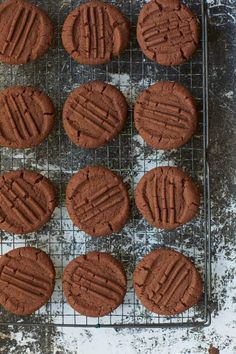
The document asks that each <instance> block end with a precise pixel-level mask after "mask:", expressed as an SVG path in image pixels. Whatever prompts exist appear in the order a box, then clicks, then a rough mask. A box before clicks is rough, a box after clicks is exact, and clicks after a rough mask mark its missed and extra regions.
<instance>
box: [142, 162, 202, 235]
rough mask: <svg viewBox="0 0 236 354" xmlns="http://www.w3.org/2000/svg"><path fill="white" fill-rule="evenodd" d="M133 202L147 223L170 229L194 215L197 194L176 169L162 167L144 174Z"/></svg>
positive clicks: (198, 201)
mask: <svg viewBox="0 0 236 354" xmlns="http://www.w3.org/2000/svg"><path fill="white" fill-rule="evenodd" d="M135 202H136V205H137V208H138V209H139V211H140V213H141V214H142V215H143V217H144V218H145V219H146V220H147V221H148V223H149V224H151V225H153V226H155V227H158V228H161V229H166V230H173V229H175V228H177V227H179V226H181V225H183V224H185V223H187V222H188V221H190V220H191V219H192V218H193V217H194V216H195V215H196V214H197V212H198V210H199V204H200V194H199V190H198V188H197V186H196V185H195V184H194V182H193V180H192V178H191V177H190V176H188V175H187V174H186V173H185V172H184V171H182V170H181V169H180V168H178V167H170V166H162V167H157V168H154V169H152V170H150V171H149V172H147V173H145V174H144V176H143V177H142V178H141V180H140V181H139V183H138V185H137V187H136V190H135Z"/></svg>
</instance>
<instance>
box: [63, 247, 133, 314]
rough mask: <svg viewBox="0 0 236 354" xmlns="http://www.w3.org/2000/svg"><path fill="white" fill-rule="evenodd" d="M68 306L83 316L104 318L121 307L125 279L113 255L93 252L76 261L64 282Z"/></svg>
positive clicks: (69, 266)
mask: <svg viewBox="0 0 236 354" xmlns="http://www.w3.org/2000/svg"><path fill="white" fill-rule="evenodd" d="M62 284H63V290H64V294H65V297H66V300H67V302H68V303H69V304H70V306H71V307H72V308H73V309H74V310H75V311H78V312H79V313H80V314H82V315H85V316H90V317H98V316H105V315H107V314H109V313H110V312H112V311H113V310H115V309H116V308H117V307H118V306H119V305H120V304H122V302H123V299H124V296H125V293H126V285H127V280H126V275H125V271H124V268H123V266H122V264H121V263H120V262H118V260H117V259H116V258H114V257H113V256H112V255H110V254H108V253H101V252H90V253H88V254H86V255H82V256H80V257H77V258H75V259H73V260H72V261H71V262H70V263H69V264H68V265H67V266H66V268H65V270H64V273H63V278H62Z"/></svg>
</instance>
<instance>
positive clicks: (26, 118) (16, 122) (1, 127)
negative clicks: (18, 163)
mask: <svg viewBox="0 0 236 354" xmlns="http://www.w3.org/2000/svg"><path fill="white" fill-rule="evenodd" d="M53 125H54V106H53V103H52V102H51V100H50V99H49V97H48V96H47V95H46V94H45V93H44V92H42V91H39V90H37V89H35V88H32V87H24V86H13V87H10V88H7V89H5V90H2V91H0V145H1V146H6V147H11V148H30V147H33V146H36V145H39V144H40V143H41V142H42V141H43V140H44V139H46V138H47V136H48V135H49V134H50V132H51V130H52V128H53Z"/></svg>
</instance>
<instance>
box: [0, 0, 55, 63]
mask: <svg viewBox="0 0 236 354" xmlns="http://www.w3.org/2000/svg"><path fill="white" fill-rule="evenodd" d="M0 33H1V36H0V61H2V62H4V63H7V64H25V63H27V62H29V61H31V60H35V59H38V58H39V57H41V56H42V55H43V54H45V53H46V52H47V50H48V48H49V46H50V44H51V42H52V38H53V24H52V22H51V20H50V18H49V17H48V15H47V14H46V12H44V11H43V10H42V9H40V8H39V7H37V6H35V5H32V4H30V3H29V2H28V1H24V0H7V1H4V2H3V3H2V4H0Z"/></svg>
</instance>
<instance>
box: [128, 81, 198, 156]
mask: <svg viewBox="0 0 236 354" xmlns="http://www.w3.org/2000/svg"><path fill="white" fill-rule="evenodd" d="M197 120H198V117H197V109H196V103H195V100H194V98H193V97H192V95H191V93H190V92H189V91H188V90H187V89H186V88H185V87H184V86H182V85H180V84H178V83H177V82H168V81H163V82H157V83H156V84H154V85H152V86H150V87H149V88H147V89H146V90H145V91H143V92H142V93H141V94H140V96H139V97H138V99H137V101H136V104H135V108H134V122H135V126H136V129H137V130H138V132H139V134H140V135H141V136H142V137H143V139H144V140H145V141H146V142H147V144H148V145H150V146H152V147H153V148H157V149H174V148H178V147H180V146H182V145H184V144H185V143H186V142H187V141H188V140H189V139H190V138H191V137H192V135H193V134H194V132H195V130H196V128H197Z"/></svg>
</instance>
